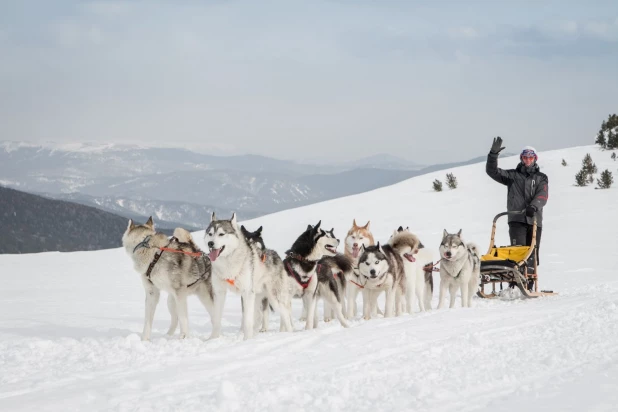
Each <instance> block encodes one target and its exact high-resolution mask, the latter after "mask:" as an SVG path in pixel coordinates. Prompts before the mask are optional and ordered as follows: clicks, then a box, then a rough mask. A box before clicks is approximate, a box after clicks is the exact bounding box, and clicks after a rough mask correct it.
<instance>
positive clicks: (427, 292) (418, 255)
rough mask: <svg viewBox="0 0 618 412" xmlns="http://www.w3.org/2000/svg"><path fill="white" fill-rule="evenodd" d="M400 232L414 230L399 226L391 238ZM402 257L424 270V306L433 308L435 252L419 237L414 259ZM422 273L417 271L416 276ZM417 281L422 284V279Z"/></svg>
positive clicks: (418, 268)
mask: <svg viewBox="0 0 618 412" xmlns="http://www.w3.org/2000/svg"><path fill="white" fill-rule="evenodd" d="M398 233H412V232H410V228H409V227H406V228H405V229H404V228H403V226H399V228H398V229H397V231H395V232H393V234H392V235H391V239H392V238H393V237H394V236H395V235H396V234H398ZM389 243H390V241H389ZM402 257H403V258H404V264H405V263H406V260H408V261H410V262H414V263H415V266H416V270H417V271H422V272H423V276H424V279H425V282H424V283H425V284H424V286H423V287H424V291H423V292H422V296H423V307H424V310H431V299H432V297H433V266H434V265H433V263H434V262H433V259H434V255H433V252H432V251H431V250H430V249H428V248H426V247H425V245H423V242H421V241H420V239H419V245H418V249H417V251H416V252H414V253H413V254H412V258H413V260H412V259H410V256H405V255H404V256H402ZM420 275H421V273H420V272H417V275H416V276H417V277H418V278H420ZM417 281H418V282H419V283H417V285H419V286H420V280H419V279H417ZM419 306H420V305H419ZM421 310H422V309H421Z"/></svg>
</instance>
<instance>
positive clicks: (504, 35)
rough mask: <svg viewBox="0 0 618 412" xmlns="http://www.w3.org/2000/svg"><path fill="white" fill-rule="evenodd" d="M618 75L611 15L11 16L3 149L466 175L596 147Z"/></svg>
mask: <svg viewBox="0 0 618 412" xmlns="http://www.w3.org/2000/svg"><path fill="white" fill-rule="evenodd" d="M52 3H53V4H52ZM464 3H465V4H464ZM617 73H618V1H610V0H608V1H564V0H562V1H473V2H470V1H467V2H464V1H439V0H436V1H389V0H383V1H368V0H358V1H353V0H345V1H344V0H339V1H318V0H311V1H310V0H306V1H294V0H285V1H251V2H249V1H197V0H195V1H173V2H172V1H169V2H164V1H151V2H146V1H126V2H124V1H93V2H78V1H53V2H52V1H30V0H19V1H11V0H0V140H16V141H33V142H39V141H56V142H77V141H88V142H102V143H103V142H135V143H143V144H152V145H174V146H184V147H187V148H201V149H212V151H213V152H215V153H257V154H264V155H270V156H274V157H278V158H286V159H294V158H297V159H303V160H306V159H312V158H324V159H341V160H348V159H353V158H359V157H363V156H368V155H373V154H376V153H381V152H384V153H390V154H393V155H397V156H401V157H404V158H407V159H410V160H417V161H418V162H419V163H425V164H428V163H437V162H438V161H456V160H465V159H468V158H471V157H475V156H478V155H483V154H485V153H486V152H487V151H488V150H489V147H490V145H491V140H492V137H493V136H495V135H501V136H502V137H503V138H504V139H505V143H506V146H507V151H512V152H518V151H519V150H520V148H521V147H522V146H524V145H533V146H536V148H537V150H539V151H542V150H548V149H552V148H561V147H568V146H576V145H584V144H592V143H593V142H594V135H595V133H596V131H597V130H598V128H599V127H600V124H601V121H602V120H603V119H604V118H606V117H607V115H608V114H609V113H615V112H618V76H617Z"/></svg>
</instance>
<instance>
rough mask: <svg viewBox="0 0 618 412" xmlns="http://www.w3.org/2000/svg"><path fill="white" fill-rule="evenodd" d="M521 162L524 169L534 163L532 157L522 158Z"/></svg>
mask: <svg viewBox="0 0 618 412" xmlns="http://www.w3.org/2000/svg"><path fill="white" fill-rule="evenodd" d="M521 161H522V162H523V163H524V165H526V167H529V166H531V165H532V164H533V163H534V156H522V157H521Z"/></svg>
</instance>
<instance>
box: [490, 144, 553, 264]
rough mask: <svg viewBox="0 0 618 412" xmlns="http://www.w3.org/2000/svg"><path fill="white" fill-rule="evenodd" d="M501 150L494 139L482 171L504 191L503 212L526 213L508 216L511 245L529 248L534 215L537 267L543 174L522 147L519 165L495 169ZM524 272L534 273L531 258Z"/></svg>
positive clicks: (544, 200)
mask: <svg viewBox="0 0 618 412" xmlns="http://www.w3.org/2000/svg"><path fill="white" fill-rule="evenodd" d="M503 149H504V147H502V138H501V137H500V136H498V137H496V138H494V142H493V144H492V145H491V151H490V152H489V155H487V165H486V168H485V170H486V172H487V174H488V175H489V177H491V178H492V179H494V180H495V181H496V182H498V183H502V184H503V185H506V187H507V188H508V193H507V204H506V209H507V210H508V211H509V212H511V211H522V210H525V211H526V214H525V215H521V214H510V215H509V237H510V238H511V245H512V246H514V245H523V246H530V244H531V243H532V224H533V218H534V216H536V225H537V228H536V250H535V253H536V259H537V264H539V246H541V232H542V231H543V207H544V206H545V204H546V203H547V197H548V193H549V192H548V187H547V186H548V181H547V175H546V174H545V173H541V171H540V170H539V166H538V165H537V160H538V157H537V155H536V150H534V148H533V147H530V146H526V147H524V148H523V150H522V151H521V154H520V155H519V160H520V162H519V164H518V165H517V167H516V168H515V169H508V170H503V169H500V168H499V167H498V156H499V154H500V152H501V151H502V150H503ZM528 273H534V257H533V256H531V257H530V259H528Z"/></svg>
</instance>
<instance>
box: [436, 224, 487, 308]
mask: <svg viewBox="0 0 618 412" xmlns="http://www.w3.org/2000/svg"><path fill="white" fill-rule="evenodd" d="M440 257H441V259H440V295H439V297H438V300H439V303H438V309H442V308H443V307H444V298H445V295H446V290H447V289H448V291H449V293H450V296H451V302H450V305H449V307H450V308H452V307H454V306H455V298H456V296H457V290H461V305H462V306H463V307H468V308H469V307H470V306H471V303H472V296H473V295H474V293H475V292H476V290H477V288H478V286H479V283H480V275H481V259H480V255H479V252H478V249H477V247H476V245H474V244H473V243H465V242H464V241H463V239H462V238H461V229H460V230H459V232H457V233H456V234H450V233H448V232H447V231H446V229H445V230H444V233H443V236H442V243H440Z"/></svg>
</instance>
